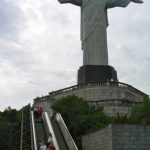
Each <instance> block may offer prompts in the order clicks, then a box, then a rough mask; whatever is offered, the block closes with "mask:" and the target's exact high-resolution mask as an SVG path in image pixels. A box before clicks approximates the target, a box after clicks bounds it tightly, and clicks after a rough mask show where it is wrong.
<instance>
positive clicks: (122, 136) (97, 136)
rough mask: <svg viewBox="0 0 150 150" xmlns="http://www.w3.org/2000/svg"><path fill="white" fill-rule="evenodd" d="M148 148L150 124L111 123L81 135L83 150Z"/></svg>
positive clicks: (138, 149)
mask: <svg viewBox="0 0 150 150" xmlns="http://www.w3.org/2000/svg"><path fill="white" fill-rule="evenodd" d="M93 148H94V150H149V149H150V126H141V125H119V124H112V125H109V126H108V127H106V128H104V129H101V130H99V131H96V132H94V133H91V134H88V135H85V136H83V137H82V149H83V150H92V149H93Z"/></svg>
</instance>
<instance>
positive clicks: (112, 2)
mask: <svg viewBox="0 0 150 150" xmlns="http://www.w3.org/2000/svg"><path fill="white" fill-rule="evenodd" d="M130 2H134V3H139V4H141V3H143V1H142V0H107V4H106V8H113V7H126V6H128V4H129V3H130Z"/></svg>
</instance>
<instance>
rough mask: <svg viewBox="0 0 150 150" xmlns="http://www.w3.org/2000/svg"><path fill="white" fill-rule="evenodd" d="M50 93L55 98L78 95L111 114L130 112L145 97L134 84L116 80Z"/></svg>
mask: <svg viewBox="0 0 150 150" xmlns="http://www.w3.org/2000/svg"><path fill="white" fill-rule="evenodd" d="M49 94H50V96H53V98H54V99H60V98H62V97H66V96H68V95H73V94H74V95H77V96H79V97H82V98H83V99H85V100H87V101H88V102H89V103H90V104H91V105H96V106H98V105H99V106H103V108H104V112H105V114H107V115H109V116H114V115H116V114H121V115H125V114H130V110H131V108H132V107H133V106H135V105H139V104H140V102H141V101H142V100H143V97H144V93H142V92H141V91H139V90H137V89H135V88H133V87H132V86H130V85H127V84H124V83H116V82H103V83H93V84H84V85H77V86H72V87H70V88H66V89H62V90H58V91H54V92H50V93H49Z"/></svg>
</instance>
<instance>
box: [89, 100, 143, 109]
mask: <svg viewBox="0 0 150 150" xmlns="http://www.w3.org/2000/svg"><path fill="white" fill-rule="evenodd" d="M88 103H89V105H91V106H93V105H96V106H100V107H102V106H109V105H115V106H121V105H123V106H133V105H135V106H136V105H140V104H141V102H135V101H134V102H133V101H129V100H128V99H105V100H98V101H88Z"/></svg>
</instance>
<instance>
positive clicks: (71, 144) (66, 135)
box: [55, 113, 78, 150]
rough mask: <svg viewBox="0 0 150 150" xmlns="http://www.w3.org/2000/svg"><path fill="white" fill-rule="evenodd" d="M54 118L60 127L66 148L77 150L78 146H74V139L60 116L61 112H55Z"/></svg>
mask: <svg viewBox="0 0 150 150" xmlns="http://www.w3.org/2000/svg"><path fill="white" fill-rule="evenodd" d="M55 118H56V121H57V123H58V125H59V128H60V130H61V132H62V135H63V137H64V139H65V142H66V144H67V146H68V149H69V150H78V148H77V146H76V144H75V142H74V140H73V138H72V136H71V134H70V132H69V130H68V128H67V126H66V124H65V122H64V120H63V118H62V116H61V114H59V113H57V114H56V116H55Z"/></svg>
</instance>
